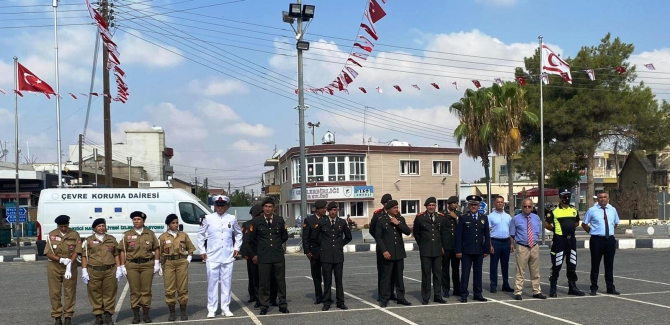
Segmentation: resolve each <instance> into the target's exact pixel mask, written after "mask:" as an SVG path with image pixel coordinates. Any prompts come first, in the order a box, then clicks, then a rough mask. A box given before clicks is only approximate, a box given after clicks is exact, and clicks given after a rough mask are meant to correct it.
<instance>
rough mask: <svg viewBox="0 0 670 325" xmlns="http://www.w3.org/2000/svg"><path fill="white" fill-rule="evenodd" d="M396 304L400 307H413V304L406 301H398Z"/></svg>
mask: <svg viewBox="0 0 670 325" xmlns="http://www.w3.org/2000/svg"><path fill="white" fill-rule="evenodd" d="M396 302H397V303H398V305H403V306H411V305H412V303H411V302H409V301H407V300H405V299H398V301H396Z"/></svg>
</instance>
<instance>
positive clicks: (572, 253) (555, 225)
mask: <svg viewBox="0 0 670 325" xmlns="http://www.w3.org/2000/svg"><path fill="white" fill-rule="evenodd" d="M559 197H560V198H561V203H560V204H559V205H558V206H556V208H554V209H553V210H551V211H550V212H549V213H547V215H546V216H545V226H551V227H547V228H548V229H549V230H552V231H553V233H554V234H553V236H552V240H551V253H550V256H551V276H550V277H549V284H550V287H549V296H550V297H556V296H557V294H556V284H557V281H558V275H559V273H560V272H561V267H562V266H563V262H564V261H565V263H566V264H567V269H568V271H567V276H568V288H569V289H568V294H569V295H574V296H583V295H584V293H583V292H581V291H580V290H579V288H577V283H576V282H577V239H576V238H575V230H576V229H577V226H578V225H579V221H580V219H579V212H578V211H577V209H575V207H574V206H572V205H570V197H571V193H570V190H569V189H567V188H566V189H560V190H559Z"/></svg>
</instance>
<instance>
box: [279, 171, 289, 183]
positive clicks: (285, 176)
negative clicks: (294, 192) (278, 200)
mask: <svg viewBox="0 0 670 325" xmlns="http://www.w3.org/2000/svg"><path fill="white" fill-rule="evenodd" d="M281 182H282V183H286V182H288V167H284V168H282V169H281Z"/></svg>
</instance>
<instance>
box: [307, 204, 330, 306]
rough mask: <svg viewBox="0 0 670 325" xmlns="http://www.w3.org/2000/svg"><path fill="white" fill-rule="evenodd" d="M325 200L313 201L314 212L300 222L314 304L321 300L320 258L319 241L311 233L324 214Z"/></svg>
mask: <svg viewBox="0 0 670 325" xmlns="http://www.w3.org/2000/svg"><path fill="white" fill-rule="evenodd" d="M326 204H327V202H326V200H317V201H316V202H314V208H315V209H316V210H315V211H314V214H310V215H309V216H308V217H307V218H305V221H304V222H303V223H302V250H303V252H304V253H305V256H307V259H308V260H309V267H310V270H311V273H312V280H313V282H314V296H315V297H316V301H315V302H314V304H315V305H318V304H320V303H322V302H323V289H322V288H321V282H322V276H321V259H320V258H319V256H320V251H319V241H318V238H317V239H313V236H312V233H313V232H314V231H315V229H316V228H315V226H316V224H317V223H318V222H319V220H320V219H322V218H323V217H325V215H326Z"/></svg>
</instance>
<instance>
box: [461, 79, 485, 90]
mask: <svg viewBox="0 0 670 325" xmlns="http://www.w3.org/2000/svg"><path fill="white" fill-rule="evenodd" d="M472 83H473V84H475V87H477V89H479V88H481V87H482V84H481V83H480V82H479V80H472ZM457 89H458V88H457Z"/></svg>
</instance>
